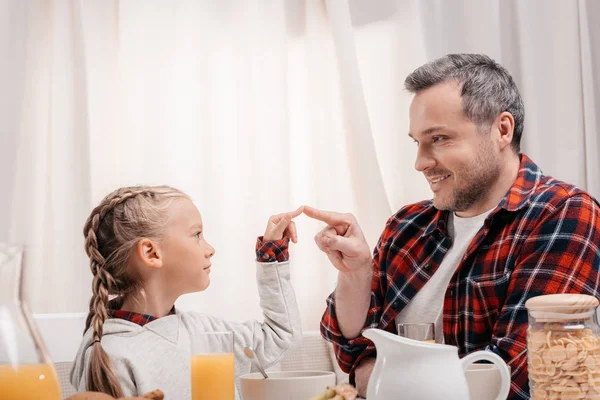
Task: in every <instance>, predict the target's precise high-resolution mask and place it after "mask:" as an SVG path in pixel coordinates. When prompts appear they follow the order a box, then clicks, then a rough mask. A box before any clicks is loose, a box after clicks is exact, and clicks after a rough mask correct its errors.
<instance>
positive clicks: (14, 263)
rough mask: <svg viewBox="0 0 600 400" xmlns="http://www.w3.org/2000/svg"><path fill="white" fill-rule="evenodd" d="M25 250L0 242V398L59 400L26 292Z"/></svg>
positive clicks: (6, 399) (51, 370) (57, 385)
mask: <svg viewBox="0 0 600 400" xmlns="http://www.w3.org/2000/svg"><path fill="white" fill-rule="evenodd" d="M23 269H24V251H23V248H22V247H20V246H15V245H9V244H7V243H0V399H2V400H30V399H31V400H33V399H36V400H37V399H44V400H46V399H47V400H60V399H61V394H60V386H59V384H58V379H57V376H56V371H55V370H54V367H53V364H52V361H51V360H50V357H49V355H48V351H47V350H46V347H45V345H44V341H43V340H42V338H41V336H40V334H39V331H38V330H37V327H36V326H35V323H34V322H33V318H32V316H31V314H30V312H29V308H28V307H27V299H26V298H25V296H24V293H23Z"/></svg>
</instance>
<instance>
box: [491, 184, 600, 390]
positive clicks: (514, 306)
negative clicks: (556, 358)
mask: <svg viewBox="0 0 600 400" xmlns="http://www.w3.org/2000/svg"><path fill="white" fill-rule="evenodd" d="M546 207H547V208H548V209H547V211H546V212H545V214H546V216H543V215H542V216H541V218H540V221H539V223H537V225H535V227H534V228H533V229H532V231H531V232H530V233H529V234H528V236H527V238H526V239H525V241H524V244H523V248H522V251H521V252H520V255H519V257H518V259H517V260H516V265H515V268H514V270H513V272H512V275H511V278H510V281H509V286H508V291H507V295H506V300H505V303H504V304H503V305H499V307H498V308H501V311H500V314H499V316H498V319H497V322H496V324H495V326H494V331H493V334H492V341H491V344H490V345H489V346H488V348H487V349H488V350H491V351H493V352H495V353H497V354H498V355H500V356H501V357H502V358H503V359H504V360H505V361H507V362H508V361H509V360H511V359H513V358H514V357H517V355H519V353H521V351H522V350H524V349H525V348H526V330H527V326H528V325H527V321H528V316H527V310H526V308H525V302H526V301H527V299H529V298H531V297H535V296H539V295H544V294H555V293H583V294H589V295H592V296H596V297H598V279H599V275H598V269H599V267H600V251H599V248H598V246H599V245H600V209H599V207H598V204H597V203H596V202H595V201H594V200H593V199H592V198H591V197H590V196H589V195H587V194H581V193H580V194H576V195H574V196H572V197H570V198H567V199H566V200H565V201H564V202H563V203H562V205H559V206H557V207H551V206H549V205H548V204H546ZM489 289H490V293H488V296H487V298H488V299H490V301H493V299H494V298H497V297H498V296H495V295H494V293H493V290H494V288H493V287H490V288H489ZM511 371H512V385H511V392H510V395H509V397H508V399H509V400H516V399H529V398H530V397H529V396H530V395H529V384H528V383H529V382H528V374H527V355H526V353H525V354H523V355H521V356H519V357H518V358H517V359H516V360H515V361H513V363H512V364H511Z"/></svg>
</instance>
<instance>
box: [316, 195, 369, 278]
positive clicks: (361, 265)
mask: <svg viewBox="0 0 600 400" xmlns="http://www.w3.org/2000/svg"><path fill="white" fill-rule="evenodd" d="M304 214H306V215H307V216H309V217H310V218H313V219H317V220H319V221H322V222H325V223H326V224H327V226H326V227H325V228H324V229H323V230H322V231H321V232H319V233H317V235H316V236H315V242H316V243H317V246H318V247H319V249H321V251H323V252H324V253H325V254H327V257H328V258H329V261H331V263H332V264H333V266H334V267H335V268H337V269H338V270H339V271H340V272H343V273H346V272H355V271H358V270H361V269H365V268H367V269H370V268H371V251H370V250H369V245H368V244H367V241H366V240H365V236H364V235H363V233H362V230H361V229H360V226H359V225H358V222H357V221H356V218H355V217H354V215H352V214H339V213H336V212H331V211H322V210H318V209H316V208H312V207H309V206H304Z"/></svg>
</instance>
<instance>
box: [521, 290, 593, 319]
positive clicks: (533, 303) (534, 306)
mask: <svg viewBox="0 0 600 400" xmlns="http://www.w3.org/2000/svg"><path fill="white" fill-rule="evenodd" d="M599 304H600V301H598V299H597V298H595V297H594V296H590V295H587V294H569V293H565V294H548V295H543V296H537V297H532V298H531V299H529V300H527V302H526V303H525V307H526V308H527V310H528V311H529V314H530V315H531V316H532V317H534V318H536V319H537V320H540V321H543V320H545V321H551V320H558V319H564V320H573V319H585V318H589V317H590V316H592V315H593V314H594V311H595V309H596V307H598V305H599Z"/></svg>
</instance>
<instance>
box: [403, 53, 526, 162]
mask: <svg viewBox="0 0 600 400" xmlns="http://www.w3.org/2000/svg"><path fill="white" fill-rule="evenodd" d="M450 80H455V81H457V82H458V83H459V84H460V85H461V97H462V100H463V109H464V112H465V114H466V115H467V117H469V118H470V119H471V120H472V121H473V122H475V123H476V124H477V125H479V126H482V127H489V125H491V123H492V122H493V121H494V119H495V118H496V117H497V116H498V115H499V114H500V113H502V112H504V111H507V112H509V113H511V114H512V116H513V118H514V119H515V128H514V133H513V140H512V147H513V149H514V150H515V151H516V152H519V150H520V143H521V135H522V133H523V124H524V120H525V107H524V105H523V100H522V99H521V95H520V94H519V90H518V89H517V85H516V84H515V82H514V81H513V79H512V77H511V76H510V74H509V73H508V71H507V70H506V69H505V68H504V67H502V66H501V65H500V64H498V63H497V62H495V61H494V60H492V59H491V58H490V57H488V56H486V55H483V54H448V55H446V56H444V57H442V58H438V59H437V60H434V61H431V62H429V63H427V64H425V65H423V66H421V67H419V68H417V69H416V70H414V71H413V72H412V73H411V74H410V75H408V76H407V77H406V80H405V81H404V87H405V88H406V89H407V90H408V91H409V92H411V93H418V92H420V91H421V90H424V89H427V88H429V87H431V86H433V85H436V84H438V83H441V82H446V81H450Z"/></svg>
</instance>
